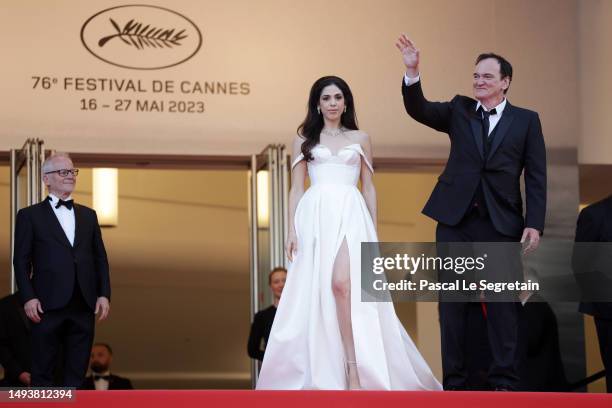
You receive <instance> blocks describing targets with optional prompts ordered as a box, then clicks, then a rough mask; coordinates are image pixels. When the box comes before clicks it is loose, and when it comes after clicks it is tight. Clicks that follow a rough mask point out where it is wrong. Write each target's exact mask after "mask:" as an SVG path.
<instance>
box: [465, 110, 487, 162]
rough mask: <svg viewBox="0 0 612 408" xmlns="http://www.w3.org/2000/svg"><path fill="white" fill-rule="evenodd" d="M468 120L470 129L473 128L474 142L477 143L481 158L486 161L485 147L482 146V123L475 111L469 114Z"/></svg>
mask: <svg viewBox="0 0 612 408" xmlns="http://www.w3.org/2000/svg"><path fill="white" fill-rule="evenodd" d="M468 118H469V119H470V127H471V128H472V136H473V137H474V142H476V146H477V147H478V153H479V154H480V158H481V159H483V160H484V146H483V145H482V121H481V119H480V118H479V117H478V115H477V114H476V112H475V111H474V112H470V113H468Z"/></svg>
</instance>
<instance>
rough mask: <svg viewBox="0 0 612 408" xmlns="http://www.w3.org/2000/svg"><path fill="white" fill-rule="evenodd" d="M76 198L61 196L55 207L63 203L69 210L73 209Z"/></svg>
mask: <svg viewBox="0 0 612 408" xmlns="http://www.w3.org/2000/svg"><path fill="white" fill-rule="evenodd" d="M73 203H74V200H66V201H64V200H62V199H61V198H60V199H59V201H58V202H57V204H55V208H60V207H61V206H62V205H63V206H64V207H66V208H67V209H69V210H72V206H73Z"/></svg>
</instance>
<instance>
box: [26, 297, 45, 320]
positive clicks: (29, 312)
mask: <svg viewBox="0 0 612 408" xmlns="http://www.w3.org/2000/svg"><path fill="white" fill-rule="evenodd" d="M23 309H24V310H25V314H26V316H28V319H30V320H31V321H33V322H34V323H40V319H41V318H40V315H39V313H41V314H42V313H44V312H43V310H42V306H41V305H40V302H39V300H38V299H36V298H34V299H30V300H28V301H27V302H26V303H25V305H23Z"/></svg>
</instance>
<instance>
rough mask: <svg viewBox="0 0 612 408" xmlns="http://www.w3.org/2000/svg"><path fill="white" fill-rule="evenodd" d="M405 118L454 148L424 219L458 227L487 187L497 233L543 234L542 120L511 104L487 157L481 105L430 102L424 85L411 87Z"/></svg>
mask: <svg viewBox="0 0 612 408" xmlns="http://www.w3.org/2000/svg"><path fill="white" fill-rule="evenodd" d="M402 94H403V96H404V106H405V108H406V112H408V114H409V115H410V116H411V117H412V118H413V119H415V120H416V121H418V122H420V123H422V124H424V125H426V126H429V127H431V128H433V129H436V130H438V131H440V132H444V133H447V134H448V135H449V137H450V142H451V148H450V155H449V157H448V162H447V163H446V168H445V169H444V172H443V173H442V174H441V175H440V176H439V177H438V183H437V184H436V186H435V188H434V190H433V192H432V193H431V196H430V198H429V200H428V201H427V204H426V205H425V208H424V209H423V213H424V214H425V215H427V216H429V217H431V218H433V219H435V220H437V221H438V222H441V223H443V224H447V225H451V226H453V225H457V224H458V223H459V222H460V221H461V219H462V218H463V216H464V215H465V214H466V212H467V211H468V208H469V206H470V204H471V203H472V202H473V198H474V194H475V193H476V189H477V188H478V185H479V184H481V185H482V190H483V194H484V198H485V201H486V205H487V209H488V211H489V214H490V216H491V221H492V222H493V225H494V226H495V229H496V230H497V231H498V232H500V233H501V234H504V235H507V236H511V237H520V236H521V235H522V232H523V228H524V227H531V228H535V229H537V230H539V231H540V232H543V231H544V218H545V214H546V149H545V146H544V137H543V135H542V127H541V125H540V119H539V117H538V114H537V113H535V112H533V111H530V110H527V109H522V108H518V107H516V106H513V105H511V104H510V103H508V102H507V103H506V107H505V109H504V112H503V114H502V117H501V119H500V121H499V123H498V124H497V126H496V132H495V137H494V139H493V140H492V143H491V148H490V150H489V153H488V155H487V157H486V158H485V157H484V153H483V152H484V148H483V141H482V124H481V119H480V117H479V116H478V115H477V112H476V104H477V102H476V100H474V99H472V98H468V97H466V96H461V95H457V96H455V97H454V98H453V99H452V100H451V101H450V102H429V101H427V100H426V99H425V97H424V95H423V91H422V88H421V81H419V82H417V83H416V84H413V85H411V86H406V85H405V83H404V82H403V80H402ZM523 170H525V176H524V177H525V201H526V214H525V217H524V218H523V202H522V199H521V189H520V176H521V173H522V172H523Z"/></svg>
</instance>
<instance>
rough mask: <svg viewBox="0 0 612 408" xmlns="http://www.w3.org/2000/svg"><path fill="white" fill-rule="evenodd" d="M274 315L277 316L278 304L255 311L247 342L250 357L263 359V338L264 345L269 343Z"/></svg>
mask: <svg viewBox="0 0 612 408" xmlns="http://www.w3.org/2000/svg"><path fill="white" fill-rule="evenodd" d="M274 316H276V306H274V305H271V306H270V307H268V308H266V309H264V310H260V311H259V312H257V313H255V318H254V319H253V324H252V325H251V332H250V333H249V341H248V343H247V352H248V353H249V357H251V358H255V359H257V360H259V361H263V358H264V353H265V350H262V349H261V340H262V339H263V341H264V346H265V345H267V344H268V338H269V337H270V331H272V323H274Z"/></svg>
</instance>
